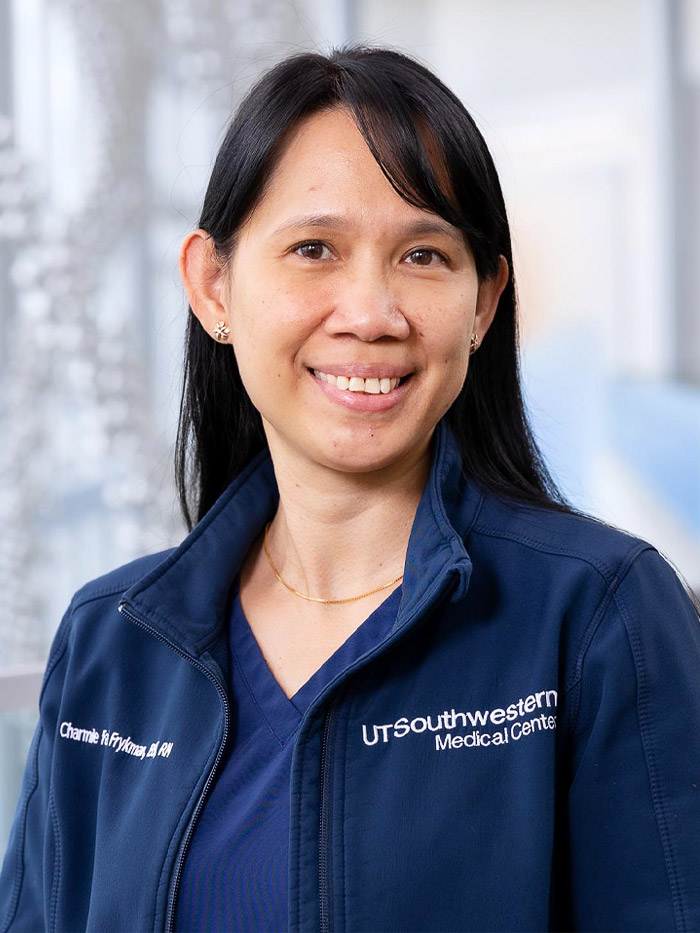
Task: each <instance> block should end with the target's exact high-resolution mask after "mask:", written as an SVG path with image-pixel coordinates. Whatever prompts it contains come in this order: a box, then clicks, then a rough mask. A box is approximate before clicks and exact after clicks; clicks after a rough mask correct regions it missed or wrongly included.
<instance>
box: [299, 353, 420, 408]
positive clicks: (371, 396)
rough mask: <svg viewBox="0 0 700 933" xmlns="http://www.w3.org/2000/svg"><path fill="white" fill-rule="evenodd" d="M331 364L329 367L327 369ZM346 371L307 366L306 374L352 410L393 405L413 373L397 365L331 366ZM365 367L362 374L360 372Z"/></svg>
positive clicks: (402, 396)
mask: <svg viewBox="0 0 700 933" xmlns="http://www.w3.org/2000/svg"><path fill="white" fill-rule="evenodd" d="M330 368H331V367H329V369H330ZM332 368H333V369H335V370H345V372H342V371H341V372H337V371H336V372H327V371H326V370H323V369H308V373H309V376H310V377H311V378H312V379H313V381H314V383H315V384H316V385H317V386H318V387H319V389H321V390H322V391H323V392H324V393H325V395H326V396H328V398H329V399H330V400H331V401H333V402H336V403H337V404H340V405H342V406H343V407H345V408H348V409H350V410H351V411H356V412H374V413H376V412H381V411H388V410H389V409H390V408H394V407H395V406H396V405H398V404H399V403H400V402H401V401H402V400H403V399H404V397H405V395H406V392H407V391H408V389H409V388H410V385H411V382H412V379H411V376H412V373H411V372H407V371H406V370H405V369H404V370H401V369H400V368H399V367H396V366H393V367H392V366H386V367H382V368H381V369H380V367H379V366H377V365H369V364H368V365H366V366H357V365H355V366H352V367H351V366H333V367H332ZM358 371H359V373H362V372H363V371H364V373H365V375H364V376H362V375H359V373H358Z"/></svg>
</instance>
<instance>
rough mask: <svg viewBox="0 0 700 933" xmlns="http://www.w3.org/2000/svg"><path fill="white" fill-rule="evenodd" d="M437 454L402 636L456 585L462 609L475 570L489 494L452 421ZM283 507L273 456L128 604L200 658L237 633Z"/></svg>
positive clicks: (409, 566) (406, 589)
mask: <svg viewBox="0 0 700 933" xmlns="http://www.w3.org/2000/svg"><path fill="white" fill-rule="evenodd" d="M431 447H432V463H431V468H430V474H429V477H428V481H427V483H426V485H425V487H424V490H423V494H422V496H421V499H420V502H419V504H418V509H417V511H416V516H415V519H414V522H413V527H412V529H411V535H410V538H409V542H408V549H407V553H406V563H405V567H404V578H403V586H402V597H401V603H400V606H399V610H398V614H397V618H396V622H395V625H394V627H393V629H392V632H393V631H395V630H396V629H398V628H401V627H402V625H404V624H405V623H406V622H407V621H408V620H409V619H411V618H413V617H414V616H415V615H416V614H417V613H418V612H419V611H420V609H421V608H422V607H423V606H424V605H428V604H429V603H430V601H431V596H432V597H433V598H434V595H435V593H436V592H438V591H442V588H443V587H444V586H446V585H447V578H448V577H454V582H453V588H452V592H451V599H452V600H453V601H457V600H459V599H461V597H462V596H463V595H464V594H465V593H466V591H467V588H468V586H469V579H470V576H471V570H472V564H471V561H470V559H469V555H468V554H467V551H466V549H465V547H464V543H463V539H464V538H466V536H467V535H468V533H469V529H470V528H471V526H472V524H473V522H474V520H475V519H476V516H477V513H478V511H479V508H480V505H481V502H482V499H483V490H482V489H481V487H480V486H478V485H477V484H476V483H475V482H474V481H473V480H471V479H469V478H468V477H466V476H465V474H464V471H463V468H462V461H461V456H460V451H459V447H458V445H457V441H456V438H455V436H454V434H453V432H452V430H451V428H450V427H449V425H448V424H447V422H446V421H445V419H444V418H442V419H441V420H440V421H439V422H438V424H437V426H436V429H435V431H434V433H433V438H432V442H431ZM278 501H279V490H278V488H277V482H276V480H275V473H274V469H273V465H272V459H271V457H270V452H269V449H268V448H267V447H266V448H265V449H264V450H262V451H261V452H260V453H259V454H257V456H256V457H255V458H254V459H253V460H252V461H251V462H250V463H249V464H248V466H247V467H246V468H245V469H244V470H243V471H242V472H241V473H240V474H239V475H238V476H237V477H236V479H235V480H233V481H232V482H231V483H230V485H229V486H228V487H227V488H226V489H225V490H224V492H223V493H222V494H221V495H220V496H219V498H218V499H217V500H216V502H215V503H214V505H213V506H212V507H211V508H210V509H209V511H208V512H207V513H206V515H205V516H204V517H203V518H202V519H201V521H199V522H198V523H197V524H196V525H195V527H194V528H193V529H192V531H191V532H190V533H189V534H188V535H187V536H186V537H185V538H184V540H183V541H182V542H181V544H180V545H179V546H178V547H176V548H175V549H174V550H173V551H171V553H170V554H169V555H168V557H166V558H165V559H164V560H163V561H161V563H159V564H158V565H157V566H156V567H154V568H153V569H152V570H151V571H150V572H149V573H147V574H146V575H145V576H144V577H142V578H141V579H140V580H138V581H137V582H136V583H134V584H132V585H131V586H130V587H129V588H128V589H127V590H125V592H124V593H123V594H122V597H121V601H122V602H126V603H127V604H128V606H127V608H131V609H132V610H133V611H134V612H135V613H136V614H138V615H139V616H140V617H141V618H142V619H143V620H144V621H146V622H147V623H148V624H149V625H150V626H151V627H153V628H155V629H156V630H157V631H158V632H160V633H161V634H162V635H164V636H165V637H166V638H167V639H168V640H170V641H172V642H174V643H175V644H176V645H178V646H181V647H182V648H184V649H185V650H186V651H187V652H189V653H191V654H194V655H199V654H200V653H201V652H202V651H203V650H204V649H205V648H206V646H207V645H209V644H210V643H211V642H212V641H213V639H215V638H216V637H217V635H219V634H220V632H221V629H222V627H223V626H225V625H226V624H227V620H228V613H229V611H230V591H231V586H232V584H233V581H234V580H235V577H236V575H237V573H238V571H239V569H240V567H241V565H242V563H243V561H244V558H245V555H246V553H247V552H248V549H249V548H250V546H251V544H252V543H253V541H255V539H256V537H257V536H258V535H259V534H260V532H261V531H262V528H263V527H264V525H265V524H266V522H268V521H270V520H271V519H272V518H273V516H274V514H275V511H276V509H277V503H278Z"/></svg>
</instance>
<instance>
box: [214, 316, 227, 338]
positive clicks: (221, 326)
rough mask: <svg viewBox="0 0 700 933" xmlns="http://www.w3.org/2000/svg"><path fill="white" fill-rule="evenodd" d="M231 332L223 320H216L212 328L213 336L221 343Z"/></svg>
mask: <svg viewBox="0 0 700 933" xmlns="http://www.w3.org/2000/svg"><path fill="white" fill-rule="evenodd" d="M230 333H231V331H230V330H229V328H228V326H227V325H226V322H225V321H217V322H216V327H215V328H214V336H215V337H216V339H217V340H218V341H219V342H221V343H223V342H224V341H226V340H228V335H229V334H230Z"/></svg>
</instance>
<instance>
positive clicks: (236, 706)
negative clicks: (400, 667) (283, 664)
mask: <svg viewBox="0 0 700 933" xmlns="http://www.w3.org/2000/svg"><path fill="white" fill-rule="evenodd" d="M239 582H240V581H239V578H238V577H237V578H236V580H235V582H234V587H235V596H234V598H233V601H232V612H231V622H230V629H229V632H230V634H229V649H230V652H231V672H232V675H231V683H230V685H229V695H230V697H231V711H232V719H233V721H232V723H231V728H230V732H229V740H228V744H227V747H226V749H225V752H224V758H223V761H222V762H221V764H220V767H219V772H218V775H217V777H216V778H215V781H214V784H213V786H212V788H211V790H210V791H209V794H208V796H207V798H206V800H205V803H204V806H203V809H202V812H201V813H200V816H199V818H198V821H197V823H196V825H195V829H194V833H193V835H192V838H191V840H190V844H189V848H188V850H187V854H186V857H185V863H184V866H183V873H182V878H181V881H180V890H179V897H178V905H177V912H176V918H175V929H176V930H182V931H189V930H203V931H209V933H212V931H223V930H226V931H229V930H231V931H240V933H282V931H286V930H287V888H288V882H287V866H288V857H289V785H290V775H291V767H292V751H293V747H294V736H295V734H296V731H297V729H298V727H299V724H300V722H301V719H302V716H303V714H304V712H305V710H306V709H307V708H308V706H309V705H310V704H311V702H312V701H313V699H314V698H315V697H316V696H317V695H318V693H319V692H320V691H321V690H322V689H323V688H324V687H325V686H326V684H328V682H329V681H330V680H332V679H333V678H334V677H335V676H336V674H338V673H339V672H340V671H343V670H345V668H347V667H348V666H349V665H350V664H352V663H353V662H354V661H355V660H357V658H359V657H360V656H361V655H363V654H364V653H365V652H366V651H368V650H369V649H370V648H372V647H373V646H374V645H375V644H378V642H379V641H381V639H382V638H383V637H384V636H385V635H386V634H388V632H389V630H390V629H391V626H392V625H393V623H394V620H395V618H396V613H397V611H398V606H399V602H400V599H401V589H402V587H401V585H399V586H398V587H397V588H396V589H395V590H393V591H392V592H391V593H390V594H389V596H387V598H386V599H385V600H384V602H383V603H382V604H381V605H380V606H379V607H378V608H377V609H376V610H375V611H374V612H373V613H372V614H371V615H370V616H369V617H368V618H367V619H365V621H364V622H363V623H362V624H361V625H360V626H359V627H358V628H357V629H355V631H354V632H353V633H352V634H351V635H350V636H349V637H348V638H347V639H346V641H345V642H343V644H342V645H341V646H340V647H339V648H338V649H337V650H336V651H335V653H334V654H333V655H331V657H330V658H328V660H327V661H325V662H324V664H323V665H322V666H321V667H320V668H319V669H318V670H317V671H316V673H315V674H313V675H312V676H311V677H310V678H309V680H307V682H306V683H305V684H304V685H303V686H302V687H300V688H299V690H298V691H297V692H296V693H295V694H294V696H293V697H291V699H290V698H288V697H287V695H286V694H285V692H284V691H283V690H282V688H281V687H280V685H279V684H278V683H277V681H276V680H275V678H274V676H273V674H272V671H271V670H270V668H269V667H268V665H267V662H266V661H265V658H264V657H263V654H262V652H261V650H260V646H259V645H258V643H257V641H256V639H255V636H254V635H253V632H252V629H251V628H250V625H249V624H248V620H247V619H246V617H245V615H244V614H243V610H242V607H241V603H240V598H239V593H238V589H239Z"/></svg>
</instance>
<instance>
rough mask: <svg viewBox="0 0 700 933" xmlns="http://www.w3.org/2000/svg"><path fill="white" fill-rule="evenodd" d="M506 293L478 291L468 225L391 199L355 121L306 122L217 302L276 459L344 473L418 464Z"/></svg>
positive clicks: (497, 286)
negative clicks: (463, 228)
mask: <svg viewBox="0 0 700 933" xmlns="http://www.w3.org/2000/svg"><path fill="white" fill-rule="evenodd" d="M503 266H505V260H503ZM503 271H504V273H505V274H506V275H507V268H505V269H503ZM504 284H505V280H503V281H502V282H501V281H499V282H496V281H494V280H491V281H489V282H486V283H484V284H483V285H482V287H481V290H480V289H479V282H478V280H477V275H476V270H475V267H474V261H473V259H472V256H471V253H470V251H469V249H468V248H467V247H466V245H465V243H464V239H463V237H462V235H461V233H460V231H459V230H458V229H457V228H455V227H452V226H451V225H450V224H449V223H447V222H446V221H444V220H443V219H442V218H440V217H438V216H436V215H435V214H431V213H429V212H427V211H423V210H420V209H418V208H416V207H413V206H412V205H410V204H408V203H407V202H406V201H404V200H403V199H402V198H401V197H400V196H399V195H398V194H397V193H396V192H395V191H394V189H393V188H392V187H391V185H390V184H389V182H388V181H387V179H386V178H385V177H384V175H383V174H382V171H381V169H380V168H379V166H378V165H377V163H376V161H375V160H374V158H373V157H372V154H371V153H370V151H369V149H368V147H367V144H366V143H365V141H364V139H363V137H362V135H361V134H360V132H359V130H358V129H357V127H356V125H355V123H354V122H353V120H352V118H351V117H350V116H349V115H348V114H347V113H346V112H345V111H343V110H334V111H331V112H326V113H322V114H316V115H313V116H311V117H308V118H306V119H305V120H304V121H303V122H302V123H300V124H299V125H298V126H297V129H296V131H295V133H294V135H293V136H292V137H291V138H290V141H289V143H288V145H287V147H286V149H285V151H284V154H283V155H282V157H281V159H280V161H279V163H278V166H277V168H276V170H275V172H274V174H273V176H272V179H271V184H270V187H269V189H268V191H267V193H266V194H265V196H264V198H263V199H262V200H261V202H260V203H259V205H258V206H257V208H256V209H255V211H254V212H253V214H252V215H251V217H250V218H249V220H248V222H247V223H246V224H245V225H244V226H243V227H242V228H241V230H240V235H239V241H238V245H237V247H236V248H235V250H234V251H233V254H232V256H231V259H230V263H229V265H228V267H227V269H226V273H225V275H224V281H223V283H222V285H221V292H220V295H221V302H222V304H223V306H224V308H225V310H226V313H227V322H228V324H229V326H230V329H231V336H230V340H231V342H232V344H233V349H234V351H235V354H236V359H237V362H238V366H239V370H240V374H241V378H242V380H243V383H244V385H245V388H246V390H247V391H248V394H249V395H250V398H251V400H252V402H253V404H254V405H255V407H256V408H257V409H258V411H259V412H260V414H261V416H262V419H263V424H264V427H265V432H266V436H267V440H268V443H269V445H270V449H271V452H272V454H273V457H274V456H275V454H278V455H281V456H289V455H292V456H297V457H302V458H307V459H310V460H313V461H315V462H316V463H319V464H323V465H325V466H326V467H329V468H332V469H335V470H341V471H346V472H347V471H350V472H367V471H374V470H378V469H381V468H384V467H389V466H400V464H401V462H402V461H404V462H406V463H410V462H411V461H412V460H414V459H415V457H416V456H417V455H419V454H421V453H423V452H424V451H425V449H426V447H427V444H428V442H429V440H430V437H431V435H432V432H433V429H434V428H435V425H436V424H437V422H438V421H439V419H440V418H441V417H442V415H444V413H445V412H446V411H447V410H448V408H449V407H450V406H451V404H452V402H453V401H454V399H455V398H456V396H457V394H458V393H459V391H460V389H461V387H462V384H463V383H464V379H465V376H466V373H467V366H468V361H469V341H470V336H471V334H472V331H473V330H474V329H475V315H476V314H477V312H478V313H479V320H478V321H477V322H476V329H477V331H478V333H479V336H480V337H481V338H483V336H484V333H485V331H486V329H487V328H488V326H489V324H490V322H491V319H492V318H493V314H494V312H495V308H496V304H497V302H498V295H499V294H500V291H501V290H502V288H503V285H504ZM208 329H209V332H210V333H211V331H212V329H213V328H212V327H211V326H210V327H208ZM314 371H315V372H316V374H315V373H314ZM318 373H324V374H326V375H327V376H330V379H329V380H328V381H325V377H320V376H319V375H318ZM353 376H354V377H355V380H354V381H353V380H352V377H353ZM342 377H345V379H343V378H342ZM358 377H359V379H358ZM398 377H402V382H401V384H399V385H398V387H394V385H395V382H396V379H397V378H398ZM338 378H340V386H341V387H339V385H338V384H336V385H333V384H332V382H333V381H334V380H336V382H337V380H338ZM364 378H367V379H368V380H369V381H367V382H365V381H364ZM386 380H393V381H390V382H387V381H386ZM348 381H349V386H348ZM342 386H348V387H347V388H342ZM358 388H360V389H362V390H363V391H355V390H356V389H358ZM387 388H390V391H388V392H386V389H387Z"/></svg>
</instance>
